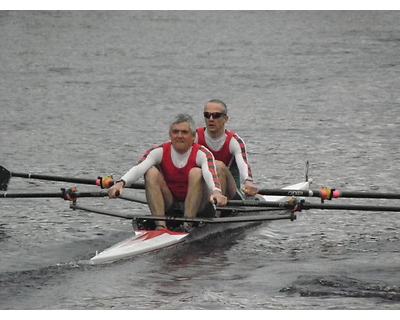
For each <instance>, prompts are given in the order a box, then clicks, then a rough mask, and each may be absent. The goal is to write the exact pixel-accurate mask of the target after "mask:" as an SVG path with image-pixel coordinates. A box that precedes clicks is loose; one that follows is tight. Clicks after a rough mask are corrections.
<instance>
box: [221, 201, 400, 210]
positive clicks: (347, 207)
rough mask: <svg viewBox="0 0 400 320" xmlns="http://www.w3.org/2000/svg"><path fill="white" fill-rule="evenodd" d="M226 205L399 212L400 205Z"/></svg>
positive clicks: (272, 203)
mask: <svg viewBox="0 0 400 320" xmlns="http://www.w3.org/2000/svg"><path fill="white" fill-rule="evenodd" d="M227 205H228V206H250V207H262V208H264V207H265V208H280V209H290V210H292V211H301V210H308V209H321V210H360V211H390V212H400V206H376V205H358V204H333V203H309V202H305V201H304V200H301V201H293V202H290V201H287V202H274V201H254V200H230V201H228V204H227Z"/></svg>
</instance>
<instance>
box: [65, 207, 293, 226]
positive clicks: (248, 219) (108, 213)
mask: <svg viewBox="0 0 400 320" xmlns="http://www.w3.org/2000/svg"><path fill="white" fill-rule="evenodd" d="M70 208H71V209H74V210H75V209H79V210H84V211H88V212H93V213H98V214H102V215H106V216H111V217H118V218H123V219H146V220H158V221H180V222H202V223H230V222H257V221H269V220H288V219H291V220H293V219H295V218H296V216H294V218H293V215H278V216H271V215H256V216H240V217H223V218H187V217H171V216H152V215H143V214H142V215H137V214H129V213H127V214H121V213H115V212H111V211H108V210H102V209H98V208H92V207H86V206H81V205H77V204H76V203H71V204H70Z"/></svg>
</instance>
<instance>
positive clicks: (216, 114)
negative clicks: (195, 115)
mask: <svg viewBox="0 0 400 320" xmlns="http://www.w3.org/2000/svg"><path fill="white" fill-rule="evenodd" d="M211 116H212V117H213V119H219V118H221V117H222V116H226V113H222V112H204V118H207V119H210V118H211Z"/></svg>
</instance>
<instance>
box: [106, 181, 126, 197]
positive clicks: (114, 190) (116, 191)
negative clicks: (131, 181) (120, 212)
mask: <svg viewBox="0 0 400 320" xmlns="http://www.w3.org/2000/svg"><path fill="white" fill-rule="evenodd" d="M123 190H124V183H123V182H122V181H120V182H117V183H116V184H114V185H113V186H112V187H111V188H110V189H108V192H107V193H108V197H109V198H111V199H115V198H118V197H119V196H122V192H123Z"/></svg>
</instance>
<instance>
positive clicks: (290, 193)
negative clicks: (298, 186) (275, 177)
mask: <svg viewBox="0 0 400 320" xmlns="http://www.w3.org/2000/svg"><path fill="white" fill-rule="evenodd" d="M258 193H259V194H263V195H271V196H286V197H316V198H321V199H327V198H329V199H331V198H359V199H400V192H368V191H340V190H336V189H328V190H326V189H321V190H289V189H260V190H258Z"/></svg>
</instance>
